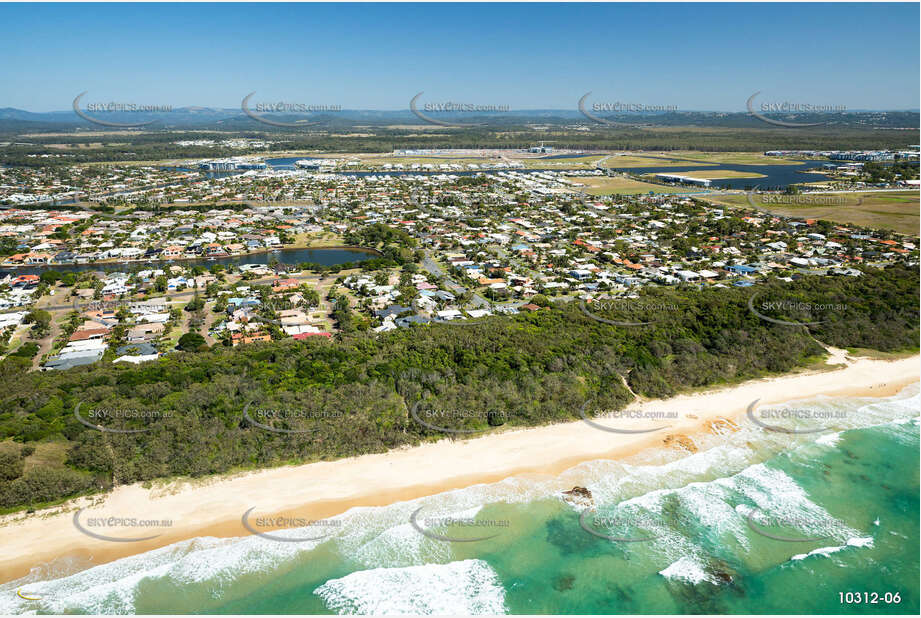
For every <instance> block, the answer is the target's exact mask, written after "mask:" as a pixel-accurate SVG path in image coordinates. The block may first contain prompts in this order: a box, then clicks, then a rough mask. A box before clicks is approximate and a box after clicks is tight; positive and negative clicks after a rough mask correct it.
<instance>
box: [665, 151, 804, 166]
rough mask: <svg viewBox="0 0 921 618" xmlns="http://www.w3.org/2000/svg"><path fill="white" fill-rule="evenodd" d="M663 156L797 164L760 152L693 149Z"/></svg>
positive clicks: (715, 160)
mask: <svg viewBox="0 0 921 618" xmlns="http://www.w3.org/2000/svg"><path fill="white" fill-rule="evenodd" d="M662 154H663V155H665V156H670V157H674V158H676V159H687V160H689V161H700V162H701V163H737V164H739V165H797V164H798V162H797V161H791V160H789V159H781V158H779V157H766V156H764V154H762V153H760V152H697V151H694V150H685V151H675V152H668V153H662Z"/></svg>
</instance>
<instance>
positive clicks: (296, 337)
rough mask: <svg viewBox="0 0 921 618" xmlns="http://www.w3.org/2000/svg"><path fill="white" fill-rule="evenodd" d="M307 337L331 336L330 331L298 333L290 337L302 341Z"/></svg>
mask: <svg viewBox="0 0 921 618" xmlns="http://www.w3.org/2000/svg"><path fill="white" fill-rule="evenodd" d="M307 337H332V333H298V334H297V335H294V336H293V337H292V338H293V339H297V340H298V341H303V340H304V339H306V338H307Z"/></svg>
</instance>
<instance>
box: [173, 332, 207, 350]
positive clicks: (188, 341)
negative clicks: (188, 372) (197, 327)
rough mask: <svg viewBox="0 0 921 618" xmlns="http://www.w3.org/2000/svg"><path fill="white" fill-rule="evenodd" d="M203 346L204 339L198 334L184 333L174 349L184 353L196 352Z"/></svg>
mask: <svg viewBox="0 0 921 618" xmlns="http://www.w3.org/2000/svg"><path fill="white" fill-rule="evenodd" d="M203 345H205V338H204V337H202V336H201V335H199V334H198V333H186V334H184V335H183V336H182V337H180V338H179V343H177V344H176V347H177V348H179V349H180V350H182V351H184V352H196V351H198V350H199V348H201V347H202V346H203Z"/></svg>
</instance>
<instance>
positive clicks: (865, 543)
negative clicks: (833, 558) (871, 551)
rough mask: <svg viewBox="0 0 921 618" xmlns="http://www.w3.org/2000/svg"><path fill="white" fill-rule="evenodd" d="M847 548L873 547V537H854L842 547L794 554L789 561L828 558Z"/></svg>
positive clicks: (836, 546) (822, 548)
mask: <svg viewBox="0 0 921 618" xmlns="http://www.w3.org/2000/svg"><path fill="white" fill-rule="evenodd" d="M848 547H873V537H871V536H867V537H855V538H852V539H848V540H847V543H845V544H844V545H835V546H833V547H819V548H818V549H813V550H812V551H811V552H809V553H808V554H796V555H795V556H793V557H792V558H790V560H795V561H799V560H803V559H805V558H808V557H809V556H830V555H832V554H836V553H838V552H839V551H841V550H842V549H847V548H848Z"/></svg>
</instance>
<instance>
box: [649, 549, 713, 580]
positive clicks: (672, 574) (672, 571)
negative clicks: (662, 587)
mask: <svg viewBox="0 0 921 618" xmlns="http://www.w3.org/2000/svg"><path fill="white" fill-rule="evenodd" d="M659 575H662V576H664V577H665V578H666V579H679V580H682V581H686V582H689V583H691V584H699V583H701V582H711V583H716V580H715V578H714V577H713V576H712V575H710V574H709V573H707V571H706V570H705V569H704V567H703V565H702V564H701V563H699V562H697V561H696V560H694V559H693V558H691V557H689V556H684V557H683V558H679V559H678V560H676V561H675V562H673V563H671V564H670V565H668V566H667V567H666V568H664V569H662V570H661V571H659Z"/></svg>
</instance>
